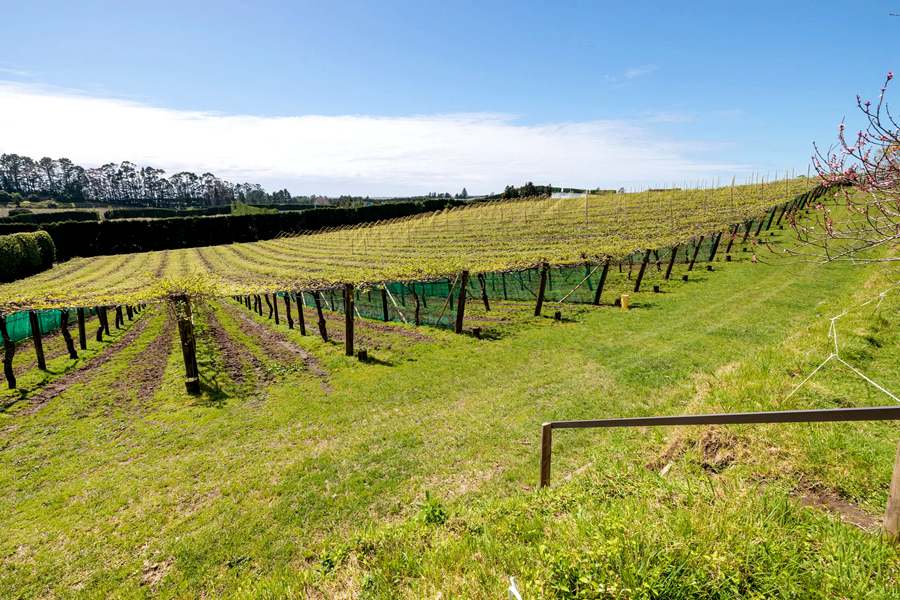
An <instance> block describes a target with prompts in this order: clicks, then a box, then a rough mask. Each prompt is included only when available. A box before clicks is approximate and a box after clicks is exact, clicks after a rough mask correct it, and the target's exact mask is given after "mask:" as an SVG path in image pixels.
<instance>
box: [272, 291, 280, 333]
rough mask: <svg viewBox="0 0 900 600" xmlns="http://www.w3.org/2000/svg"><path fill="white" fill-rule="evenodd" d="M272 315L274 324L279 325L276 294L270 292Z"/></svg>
mask: <svg viewBox="0 0 900 600" xmlns="http://www.w3.org/2000/svg"><path fill="white" fill-rule="evenodd" d="M272 314H273V315H275V324H276V325H278V324H280V321H279V319H278V292H272Z"/></svg>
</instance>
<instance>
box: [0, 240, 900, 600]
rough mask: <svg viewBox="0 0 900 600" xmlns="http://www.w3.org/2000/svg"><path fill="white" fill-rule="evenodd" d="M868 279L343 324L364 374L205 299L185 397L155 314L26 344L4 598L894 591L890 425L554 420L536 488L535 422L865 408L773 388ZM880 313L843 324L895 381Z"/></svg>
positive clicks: (755, 272) (811, 273) (742, 275)
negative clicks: (91, 336) (886, 527)
mask: <svg viewBox="0 0 900 600" xmlns="http://www.w3.org/2000/svg"><path fill="white" fill-rule="evenodd" d="M784 235H785V234H781V233H779V234H778V235H776V236H775V239H774V241H775V242H779V241H780V242H781V243H786V240H785V239H783V237H782V236H784ZM735 253H736V255H737V256H746V255H745V254H742V253H741V252H740V251H739V250H737V248H736V252H735ZM621 277H622V280H623V281H627V279H625V277H626V275H625V274H622V275H621ZM890 284H891V280H890V278H889V274H887V273H885V272H882V271H880V270H879V269H878V268H877V267H853V266H849V265H812V264H808V263H801V262H792V261H790V260H788V259H780V260H775V259H774V258H771V259H767V260H766V261H765V262H758V263H753V262H751V261H749V260H741V261H737V260H736V261H733V262H731V263H725V262H722V261H717V262H716V265H715V270H714V271H705V270H703V271H699V272H696V273H694V274H692V275H691V277H690V279H689V280H688V281H681V280H673V281H671V282H669V283H668V284H667V285H666V287H665V289H664V292H665V293H660V294H654V293H652V292H650V291H649V290H648V291H646V292H642V293H640V294H637V295H635V296H634V298H633V300H634V302H633V306H634V309H633V310H631V311H627V312H625V311H621V310H620V309H617V308H612V307H610V306H608V304H607V305H605V306H602V307H591V306H586V305H578V306H573V305H569V304H565V305H563V310H564V314H565V316H566V320H564V321H562V322H557V321H554V320H552V319H546V318H545V319H535V318H534V317H533V316H531V311H532V304H531V303H530V302H514V301H506V302H504V301H502V300H495V301H494V302H493V303H492V306H491V311H490V312H486V311H484V310H483V309H482V308H481V307H480V306H478V305H477V304H476V303H474V302H473V303H472V306H471V309H470V310H471V312H470V314H469V315H468V316H467V319H470V320H471V323H472V324H478V325H481V326H483V327H484V328H485V334H486V335H485V337H486V338H487V339H482V340H478V339H475V338H473V337H469V336H457V335H453V334H451V333H449V332H445V331H442V330H438V329H432V328H418V329H416V328H413V327H411V326H405V325H401V324H388V323H378V322H374V321H369V320H359V321H358V325H357V326H358V328H359V329H358V331H359V335H360V336H361V338H362V341H361V342H360V343H361V344H364V345H365V347H366V348H367V349H368V350H369V352H370V355H371V357H372V358H373V360H372V361H370V362H369V363H363V362H359V361H355V360H352V361H351V360H348V359H346V357H344V356H342V354H341V352H340V350H339V348H338V347H336V345H335V341H334V340H333V341H332V342H327V343H326V342H323V341H321V340H320V339H318V338H316V337H314V336H306V337H304V336H301V335H300V334H299V332H298V331H297V330H296V329H294V330H289V329H288V328H287V327H286V326H285V325H284V323H283V322H282V324H281V325H278V326H276V325H275V324H274V323H273V321H271V320H269V319H266V318H264V317H260V316H258V315H255V314H254V313H253V312H251V311H248V310H246V309H245V308H244V307H242V306H241V305H240V304H238V303H235V302H233V301H232V300H230V299H228V300H215V299H211V300H208V301H201V302H199V303H198V304H197V308H196V310H195V313H194V316H195V324H196V326H197V328H198V344H199V346H200V347H199V353H198V354H199V356H200V358H201V361H202V363H201V369H200V371H201V377H202V378H203V390H204V392H203V394H202V395H201V396H200V397H199V398H197V399H193V400H188V399H187V398H186V396H185V395H184V392H183V387H182V378H183V365H182V364H181V352H180V348H179V344H178V341H177V335H176V334H175V333H174V330H173V329H174V328H173V321H172V319H170V318H169V317H168V316H167V313H166V310H165V309H164V308H163V307H161V306H160V307H154V306H150V307H149V308H148V309H147V310H145V311H144V312H142V313H141V314H140V315H139V316H138V317H137V318H136V319H135V321H133V322H128V323H126V326H125V328H123V329H122V330H121V331H118V330H115V329H114V330H113V335H112V336H111V337H110V338H107V339H106V340H104V342H103V343H102V344H101V345H94V344H93V342H92V345H91V350H90V351H89V352H88V353H83V354H82V357H81V358H79V359H78V361H75V363H72V362H71V361H69V359H68V358H67V357H65V356H64V355H61V353H60V352H59V350H58V348H59V347H60V346H59V345H61V342H59V340H58V339H57V338H55V337H54V338H48V339H47V340H46V341H45V343H46V346H47V347H48V353H49V354H50V355H51V356H52V358H50V359H49V362H48V372H46V373H43V372H40V371H38V370H37V369H36V368H34V366H33V364H32V365H31V367H30V368H29V367H28V362H29V361H31V360H32V356H31V354H30V353H29V352H28V348H27V346H26V347H24V348H23V349H21V351H20V352H19V353H17V355H16V356H17V360H20V361H22V362H20V363H17V365H18V366H19V367H21V368H22V369H23V370H24V374H23V375H22V376H21V377H20V381H21V383H22V385H21V386H20V387H21V388H22V389H21V390H20V391H18V392H12V391H4V392H3V397H4V398H5V403H6V409H5V411H4V412H3V413H2V414H0V431H2V437H0V447H2V452H0V486H2V489H3V490H5V491H4V492H3V493H2V494H0V514H2V515H3V516H2V517H0V525H2V526H0V562H2V569H0V595H3V596H7V597H9V596H11V597H15V596H19V595H22V596H53V595H70V594H72V595H82V596H86V597H96V596H107V595H118V596H133V597H143V596H149V595H159V596H162V597H181V596H197V595H207V596H217V597H223V596H224V597H244V598H246V597H262V598H276V597H277V598H284V597H296V598H301V597H308V596H313V597H336V596H343V597H356V596H364V597H379V598H396V597H409V598H419V597H435V596H437V595H438V594H439V593H440V594H441V595H442V597H484V598H487V597H491V598H497V597H502V596H503V595H504V594H505V593H506V592H505V589H506V586H507V585H508V577H509V576H514V577H516V580H517V582H518V585H519V588H520V590H521V591H522V592H523V596H524V597H525V598H535V597H565V598H573V597H582V598H597V597H666V598H678V597H698V596H702V597H720V598H746V597H821V598H833V597H847V598H858V597H868V598H891V597H896V595H897V592H898V577H900V560H898V558H900V556H898V553H897V550H896V547H895V546H892V545H890V544H887V543H885V542H884V541H882V538H881V537H880V534H879V532H878V526H879V523H880V515H881V513H882V511H883V509H884V503H885V500H886V495H887V486H888V481H889V479H890V473H891V466H892V462H893V457H894V451H895V447H896V426H895V425H893V424H886V423H851V424H822V425H772V426H742V427H727V428H726V427H721V428H707V427H696V428H684V429H656V430H629V431H618V432H612V431H584V432H574V431H573V432H566V433H565V434H562V435H559V437H558V439H557V441H556V446H555V449H554V452H555V456H554V483H553V486H552V487H551V488H550V489H549V490H543V491H538V490H537V489H536V486H537V475H538V469H537V467H538V454H539V435H540V432H539V427H540V424H541V422H543V421H546V420H550V419H557V418H566V419H572V418H595V417H600V416H630V415H647V414H680V413H689V412H690V413H692V412H714V411H720V410H767V409H773V410H774V409H788V408H800V407H803V408H811V407H835V406H862V405H878V404H887V403H889V399H886V398H884V397H881V396H880V395H879V394H878V393H877V392H876V391H874V390H873V389H872V388H870V387H868V386H867V385H866V384H865V383H864V382H861V381H859V380H857V379H854V378H853V377H851V376H849V375H848V374H847V373H846V372H845V371H840V370H836V369H831V368H827V369H825V370H823V371H821V372H820V373H819V374H817V376H816V377H815V378H814V379H813V380H812V381H811V382H810V383H809V384H807V385H806V386H804V387H803V388H801V389H800V391H798V392H797V393H796V394H794V395H793V396H791V397H790V398H789V399H788V398H787V395H788V393H789V392H790V391H791V390H792V389H793V388H794V387H795V385H796V384H797V383H799V382H800V381H801V380H802V379H803V377H804V376H805V375H806V374H808V373H809V372H811V371H812V369H813V368H814V367H815V366H816V365H817V364H819V362H821V360H822V358H823V357H824V356H825V355H826V354H827V352H829V351H830V348H831V346H830V344H831V343H832V342H831V341H830V340H829V339H828V337H827V332H828V323H829V321H828V318H830V317H831V316H834V315H836V314H838V313H840V312H841V311H843V310H845V309H847V308H851V307H854V306H856V305H858V304H860V303H861V302H863V301H865V300H868V299H870V298H872V297H873V296H875V295H876V294H877V293H878V292H880V291H882V290H884V289H887V288H889V287H890ZM898 306H900V303H898V297H897V295H896V294H889V295H886V296H885V298H884V299H883V301H882V302H880V303H879V304H878V305H877V308H876V307H875V306H874V305H869V306H867V307H866V308H864V309H859V310H853V311H851V312H850V313H849V314H848V316H847V317H845V318H844V319H843V320H842V321H841V323H840V328H841V329H840V330H841V335H842V338H841V339H842V341H841V344H842V352H843V353H844V356H845V357H846V358H847V359H848V360H850V361H851V362H852V363H853V364H854V365H856V366H857V367H859V368H861V369H863V370H864V371H865V372H867V373H871V374H877V376H878V379H879V381H880V382H881V383H883V384H884V385H886V386H888V387H889V388H891V389H894V390H896V389H897V388H898V387H900V360H898V358H900V357H898V350H897V348H898V345H897V341H898V340H897V331H898V314H900V311H898ZM326 316H327V319H328V320H329V322H330V323H334V322H336V321H339V320H340V319H342V318H343V317H342V316H341V315H338V314H334V313H330V312H327V313H326ZM336 341H337V342H339V341H340V339H339V338H338V339H337V340H336ZM55 349H57V350H55ZM48 388H50V389H52V393H47V391H46V390H47V389H48ZM842 517H843V518H842Z"/></svg>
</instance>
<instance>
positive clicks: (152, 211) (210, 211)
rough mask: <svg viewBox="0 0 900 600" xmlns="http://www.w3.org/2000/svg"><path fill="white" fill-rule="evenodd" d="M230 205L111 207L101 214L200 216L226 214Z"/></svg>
mask: <svg viewBox="0 0 900 600" xmlns="http://www.w3.org/2000/svg"><path fill="white" fill-rule="evenodd" d="M230 213H231V206H230V205H227V206H210V207H208V208H187V209H184V210H179V209H176V208H112V209H110V210H108V211H106V213H105V214H104V215H103V216H104V218H105V219H110V220H115V219H166V218H171V217H200V216H209V215H227V214H230Z"/></svg>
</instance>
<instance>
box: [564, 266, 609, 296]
mask: <svg viewBox="0 0 900 600" xmlns="http://www.w3.org/2000/svg"><path fill="white" fill-rule="evenodd" d="M601 266H602V265H597V266H596V267H594V270H593V271H591V272H590V273H588V274H587V275H585V277H584V279H582V280H581V282H580V283H579V284H578V285H576V286H575V287H574V288H572V291H571V292H569V293H568V294H566V295H565V296H563V297H562V299H561V300H560V301H559V303H560V304H562V303H563V302H565V301H566V298H568V297H569V296H571V295H572V294H574V293H575V290H577V289H578V288H580V287H581V286H582V285H584V282H585V281H587V280H588V279H590V278H591V275H593V274H594V273H596V272H597V269H599V268H600V267H601Z"/></svg>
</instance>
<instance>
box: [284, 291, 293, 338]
mask: <svg viewBox="0 0 900 600" xmlns="http://www.w3.org/2000/svg"><path fill="white" fill-rule="evenodd" d="M284 316H285V317H287V323H288V329H293V328H294V317H292V316H291V293H290V292H285V293H284Z"/></svg>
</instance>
